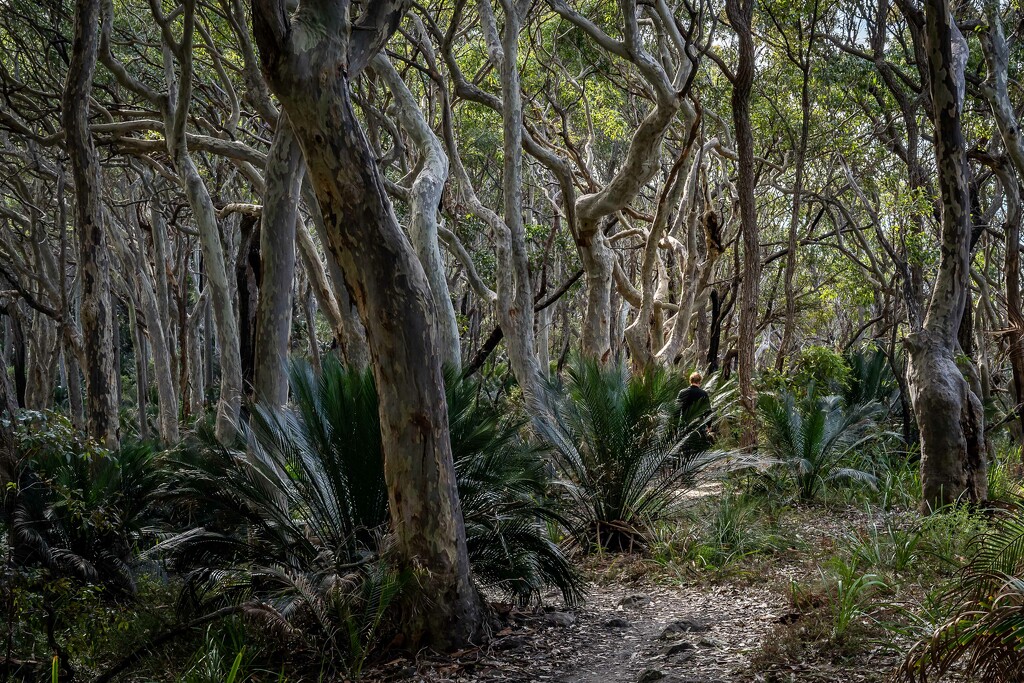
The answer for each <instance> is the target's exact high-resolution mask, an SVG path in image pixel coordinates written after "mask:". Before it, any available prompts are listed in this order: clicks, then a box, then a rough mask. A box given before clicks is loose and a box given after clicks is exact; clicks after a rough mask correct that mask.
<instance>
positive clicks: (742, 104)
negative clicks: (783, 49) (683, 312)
mask: <svg viewBox="0 0 1024 683" xmlns="http://www.w3.org/2000/svg"><path fill="white" fill-rule="evenodd" d="M726 11H727V12H728V15H729V22H730V23H731V24H732V27H733V30H734V31H736V37H737V39H738V41H739V61H738V63H737V65H736V73H735V76H734V78H733V82H732V116H733V121H734V123H735V126H736V153H737V155H738V157H739V161H738V163H737V165H738V176H739V179H738V182H737V183H736V189H737V192H738V193H739V204H740V224H741V226H742V231H743V280H742V281H741V282H740V300H739V305H740V310H739V314H740V320H739V337H738V339H737V340H736V348H737V374H738V375H739V389H740V401H741V402H742V404H743V407H744V408H745V409H746V411H747V413H749V414H751V415H753V413H754V410H755V407H756V406H755V404H756V400H757V398H756V395H755V393H754V360H755V359H754V352H755V349H754V342H755V336H756V332H757V298H758V291H759V289H760V285H761V242H760V235H759V234H758V228H757V206H756V204H755V203H754V171H755V169H754V136H753V132H752V130H751V123H750V93H751V88H752V86H753V83H754V36H753V32H752V30H751V21H752V19H753V12H754V0H729V2H728V3H727V4H726ZM744 422H745V427H744V430H743V436H742V438H741V444H742V445H743V446H744V447H745V448H752V447H754V446H755V445H756V444H757V431H756V421H755V420H753V419H750V420H745V421H744Z"/></svg>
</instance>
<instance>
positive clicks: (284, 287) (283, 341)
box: [253, 115, 313, 406]
mask: <svg viewBox="0 0 1024 683" xmlns="http://www.w3.org/2000/svg"><path fill="white" fill-rule="evenodd" d="M305 173H306V167H305V165H304V164H303V161H302V150H301V149H300V148H299V144H298V142H297V141H296V140H295V136H294V135H293V134H292V130H291V125H290V124H289V122H288V117H287V116H283V115H282V116H281V117H280V118H279V119H278V121H277V132H276V134H275V136H274V143H273V144H272V145H271V147H270V155H269V156H268V157H267V172H266V191H265V192H264V197H263V217H262V225H261V226H260V292H259V300H258V301H257V304H256V330H255V332H256V334H255V336H256V348H255V352H254V358H253V376H254V381H253V394H254V396H255V397H256V399H257V400H258V401H262V402H264V403H266V404H268V405H273V406H283V405H284V404H285V403H286V402H287V401H288V372H287V370H288V336H289V332H290V331H291V326H292V280H293V279H294V278H295V221H296V220H297V219H298V215H299V194H300V192H301V189H302V177H303V176H304V175H305ZM312 333H313V331H312V330H310V334H312Z"/></svg>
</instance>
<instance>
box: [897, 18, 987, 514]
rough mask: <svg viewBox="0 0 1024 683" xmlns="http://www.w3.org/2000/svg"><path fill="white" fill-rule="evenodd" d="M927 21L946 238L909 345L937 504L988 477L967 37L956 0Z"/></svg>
mask: <svg viewBox="0 0 1024 683" xmlns="http://www.w3.org/2000/svg"><path fill="white" fill-rule="evenodd" d="M925 21H926V41H925V42H926V49H927V57H928V73H929V77H930V78H929V80H930V85H931V96H932V117H933V121H934V124H935V159H936V165H937V168H938V185H939V193H940V197H941V199H942V245H941V261H940V263H939V272H938V275H937V276H936V280H935V285H934V287H933V289H932V297H931V300H930V301H929V304H928V311H927V314H926V315H925V320H924V325H923V327H922V329H921V330H920V331H918V332H914V333H911V334H910V335H908V336H907V339H906V341H905V344H906V346H907V350H908V351H909V353H910V368H909V377H908V380H909V384H910V395H911V401H912V403H913V406H914V414H915V415H916V417H917V425H918V428H919V430H920V432H921V485H922V489H923V492H922V502H921V506H922V509H923V510H924V511H934V510H937V509H938V508H940V507H942V506H944V505H947V504H949V503H952V502H955V501H968V502H980V501H983V500H984V499H985V497H986V495H987V487H988V480H987V474H986V470H987V463H986V458H985V446H984V444H985V439H984V434H985V425H984V415H983V412H982V406H981V401H980V400H979V399H978V397H977V396H976V395H975V394H974V392H973V391H972V390H971V388H970V386H969V384H968V383H967V381H966V380H965V379H964V376H963V374H962V373H961V370H960V368H959V367H958V366H957V362H956V358H955V356H954V354H955V352H956V335H957V329H958V327H959V325H960V320H961V318H962V316H963V313H964V306H965V305H966V304H967V301H968V293H969V287H970V240H971V216H970V207H971V204H970V196H969V190H968V182H967V172H968V169H967V150H966V146H965V144H964V138H963V133H962V131H961V127H960V115H961V110H962V106H963V97H964V91H963V87H964V82H963V78H964V65H965V64H966V50H967V41H966V40H964V38H963V36H962V35H961V34H960V32H959V30H958V29H957V28H956V25H955V23H953V17H952V13H951V11H950V7H949V2H948V0H926V2H925Z"/></svg>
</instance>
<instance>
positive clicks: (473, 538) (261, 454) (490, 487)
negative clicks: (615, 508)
mask: <svg viewBox="0 0 1024 683" xmlns="http://www.w3.org/2000/svg"><path fill="white" fill-rule="evenodd" d="M291 385H292V396H293V403H292V405H290V406H289V407H287V408H284V409H280V408H273V409H271V408H267V407H264V406H258V405H257V406H253V408H252V414H251V418H250V424H249V426H248V427H246V428H243V429H242V432H241V434H242V436H241V439H240V441H239V443H237V444H235V445H232V446H223V445H221V444H218V443H216V441H215V440H214V439H212V436H211V435H209V434H203V435H201V436H200V437H199V438H197V439H194V440H193V441H192V442H191V444H190V445H189V446H188V447H187V448H185V449H183V450H182V452H181V454H180V455H179V458H178V472H177V474H176V477H175V481H174V482H173V483H172V484H171V485H170V486H168V495H169V496H170V497H171V498H172V499H173V500H176V501H179V502H180V505H179V508H180V509H181V510H185V511H187V513H188V515H189V516H190V517H191V518H192V524H191V526H190V528H189V530H187V531H184V532H181V533H177V534H174V535H172V536H170V537H169V538H167V539H165V540H164V541H162V542H161V543H160V545H159V546H157V548H156V549H154V553H155V554H159V555H161V556H163V557H164V558H165V559H166V560H167V561H168V563H169V566H170V567H171V568H172V569H175V570H177V571H180V572H182V573H183V574H184V576H185V578H186V580H187V584H188V586H189V587H190V592H191V593H192V594H195V595H198V596H203V595H207V596H208V597H210V598H212V599H214V600H216V601H218V602H224V601H235V602H237V601H239V600H249V601H250V603H251V604H252V609H251V610H250V611H251V612H252V613H253V614H254V615H255V616H257V617H260V618H263V619H265V620H266V621H267V622H268V623H271V624H272V625H274V626H276V627H278V628H282V629H283V630H284V631H285V632H286V633H291V634H297V633H298V629H299V628H301V629H302V631H303V632H304V633H306V634H307V635H309V634H313V633H315V634H317V636H316V638H314V639H307V641H308V642H309V643H310V645H312V646H314V647H316V648H317V649H318V650H320V652H322V653H323V654H330V655H332V656H345V657H348V662H349V667H350V671H352V670H357V669H359V668H361V666H362V662H363V661H364V659H365V657H366V656H367V654H368V651H369V649H370V648H372V645H373V643H374V642H375V640H376V638H377V637H378V635H379V634H380V632H381V629H382V628H383V627H384V626H386V624H385V623H384V621H383V618H384V615H385V613H386V611H387V607H388V605H390V604H391V603H392V602H393V601H394V600H395V599H396V598H397V597H398V595H399V593H400V592H401V590H402V588H403V587H404V586H405V585H407V584H408V583H409V581H410V580H411V579H412V577H410V576H408V575H407V573H406V572H400V571H397V570H396V569H395V568H394V567H393V566H392V565H391V564H390V563H389V561H388V556H387V555H388V554H387V543H386V538H387V536H386V534H387V523H388V509H387V487H386V484H385V481H384V466H383V453H382V446H381V438H380V424H379V419H378V417H377V394H376V391H375V389H374V385H373V379H372V376H371V375H370V374H369V372H354V371H348V370H346V369H344V368H343V367H342V366H341V365H340V364H339V363H338V362H337V361H336V360H333V359H325V362H324V365H323V369H322V371H321V372H320V373H319V374H317V373H314V372H313V371H312V369H311V368H310V367H309V366H308V364H306V363H304V362H296V363H294V364H293V366H292V369H291ZM447 387H448V402H449V417H450V425H451V427H450V429H451V440H452V450H453V453H454V457H455V469H456V477H457V483H458V487H459V493H460V497H461V500H462V510H463V515H464V517H465V521H466V532H467V546H468V548H469V556H470V564H471V568H472V570H473V573H474V576H475V578H476V579H477V580H478V581H479V582H480V583H482V584H483V585H485V586H488V587H492V588H495V589H497V590H500V591H502V592H504V593H505V594H507V595H509V596H511V597H513V598H515V599H517V600H519V601H523V602H525V601H529V600H531V599H534V598H535V597H537V596H538V595H539V594H540V592H541V591H542V589H544V588H546V587H548V586H554V587H556V588H558V589H560V590H561V591H562V593H563V596H564V597H565V598H566V600H567V601H569V602H575V601H577V600H579V598H580V596H581V593H582V590H581V586H582V584H581V581H580V579H579V578H578V575H577V574H576V572H575V571H574V570H573V568H572V566H571V565H570V564H569V562H568V561H567V559H566V558H565V557H564V555H563V554H562V552H561V550H560V549H559V547H558V546H557V545H556V544H555V543H553V542H552V541H551V540H550V537H549V535H548V530H547V526H546V522H547V521H550V520H558V519H560V517H559V515H558V513H557V509H556V508H555V507H554V506H552V504H551V502H550V500H549V499H548V498H546V491H547V488H548V477H547V476H546V473H545V468H544V460H543V458H542V457H541V454H540V452H539V451H538V450H537V449H535V448H531V447H529V446H528V445H527V444H526V443H525V442H524V441H523V440H522V438H521V437H520V436H519V428H520V426H521V425H522V421H521V420H515V419H511V420H510V419H507V418H505V417H504V416H503V415H502V414H501V413H500V411H499V410H498V409H497V408H496V407H494V406H493V405H490V404H489V403H487V402H485V401H481V400H478V393H479V392H477V391H476V390H475V387H474V385H473V384H472V383H471V382H469V381H468V380H462V379H461V378H459V377H458V376H457V375H455V374H452V373H449V374H448V383H447ZM428 597H429V596H428Z"/></svg>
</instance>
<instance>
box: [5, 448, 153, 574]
mask: <svg viewBox="0 0 1024 683" xmlns="http://www.w3.org/2000/svg"><path fill="white" fill-rule="evenodd" d="M158 459H159V456H158V454H157V452H156V451H155V450H154V449H153V448H152V447H151V446H149V445H147V444H143V443H126V444H125V445H124V447H123V448H122V449H121V450H120V451H118V452H116V453H108V452H106V451H102V450H96V449H93V450H92V451H87V450H85V449H82V450H81V451H79V450H78V449H73V451H70V452H66V450H65V449H63V448H60V447H57V448H48V447H39V444H37V445H36V447H34V448H33V450H32V453H31V457H30V458H28V459H26V460H25V461H23V463H22V467H21V470H20V472H19V474H18V481H17V488H16V490H15V491H16V493H15V495H14V496H13V497H12V504H11V510H10V520H9V523H10V530H11V534H12V540H13V542H14V548H13V549H14V551H15V553H16V554H17V555H18V560H19V562H20V563H22V564H26V565H40V566H43V567H46V568H47V569H49V570H50V571H52V572H55V573H57V574H59V575H62V576H69V577H73V578H76V579H78V580H81V581H85V582H90V583H97V584H102V585H104V586H106V587H107V588H108V589H110V590H112V591H114V592H115V593H118V592H123V593H131V592H133V591H134V589H135V577H134V572H133V570H132V566H131V565H132V563H133V560H134V558H135V554H136V548H137V545H138V543H139V541H140V539H141V538H142V537H144V536H146V535H148V534H150V533H152V531H153V526H154V523H155V518H156V516H157V514H158V511H157V510H156V506H155V505H154V499H155V494H156V491H157V488H158V486H159V483H160V480H161V476H162V470H161V467H160V466H159V464H158Z"/></svg>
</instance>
